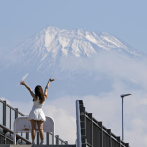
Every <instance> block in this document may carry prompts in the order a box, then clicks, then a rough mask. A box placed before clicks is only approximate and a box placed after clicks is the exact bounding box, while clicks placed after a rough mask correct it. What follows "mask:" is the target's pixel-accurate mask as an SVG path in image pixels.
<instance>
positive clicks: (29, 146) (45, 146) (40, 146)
mask: <svg viewBox="0 0 147 147" xmlns="http://www.w3.org/2000/svg"><path fill="white" fill-rule="evenodd" d="M0 147H33V146H32V145H13V144H12V145H4V144H0ZM34 147H76V145H35V146H34Z"/></svg>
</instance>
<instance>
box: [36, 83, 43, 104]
mask: <svg viewBox="0 0 147 147" xmlns="http://www.w3.org/2000/svg"><path fill="white" fill-rule="evenodd" d="M35 95H36V96H38V97H39V100H40V104H42V103H43V102H44V101H45V98H44V93H43V89H42V87H41V86H40V85H37V86H36V87H35Z"/></svg>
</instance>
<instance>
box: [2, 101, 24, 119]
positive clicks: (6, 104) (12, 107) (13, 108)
mask: <svg viewBox="0 0 147 147" xmlns="http://www.w3.org/2000/svg"><path fill="white" fill-rule="evenodd" d="M0 102H2V103H3V104H4V101H2V100H0ZM6 106H8V107H9V108H11V109H13V110H14V111H16V109H15V108H13V107H12V106H10V105H9V104H7V103H6ZM18 113H19V114H21V115H23V116H24V114H23V113H21V112H19V111H18Z"/></svg>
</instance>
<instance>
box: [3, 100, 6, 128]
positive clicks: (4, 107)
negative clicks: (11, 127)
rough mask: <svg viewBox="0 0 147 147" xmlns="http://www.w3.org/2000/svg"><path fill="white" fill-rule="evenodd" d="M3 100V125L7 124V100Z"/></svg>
mask: <svg viewBox="0 0 147 147" xmlns="http://www.w3.org/2000/svg"><path fill="white" fill-rule="evenodd" d="M3 102H4V103H3V125H4V126H6V101H3Z"/></svg>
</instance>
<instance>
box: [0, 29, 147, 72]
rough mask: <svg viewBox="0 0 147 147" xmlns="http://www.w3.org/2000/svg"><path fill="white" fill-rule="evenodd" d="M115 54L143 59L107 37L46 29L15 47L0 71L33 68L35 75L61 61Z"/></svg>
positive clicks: (5, 58) (119, 41) (109, 36)
mask: <svg viewBox="0 0 147 147" xmlns="http://www.w3.org/2000/svg"><path fill="white" fill-rule="evenodd" d="M102 50H103V51H106V52H111V51H115V52H117V53H119V54H120V56H123V57H124V58H140V59H141V58H146V55H144V54H143V53H141V52H139V51H135V50H134V49H132V48H131V47H130V46H129V45H127V44H126V43H124V42H122V41H121V40H119V39H117V38H116V37H114V36H112V35H110V34H108V33H97V32H88V31H83V30H81V29H75V30H64V29H63V30H60V29H58V28H55V27H51V26H48V27H46V28H44V29H43V30H41V31H40V32H39V33H37V34H36V35H34V36H33V37H31V38H29V39H27V40H26V41H25V42H24V43H22V44H21V45H20V46H18V47H16V48H15V49H14V50H13V51H12V52H11V53H10V54H9V55H7V56H5V57H4V58H3V59H1V62H0V71H2V70H3V69H6V68H10V67H11V68H12V67H13V66H15V67H17V70H22V68H24V67H25V68H27V69H29V70H30V69H31V68H35V69H37V71H40V70H42V69H43V70H44V67H45V68H46V69H45V70H47V69H50V68H51V67H52V68H57V66H59V64H60V62H61V61H60V60H61V58H67V57H69V56H73V57H75V58H77V59H79V58H80V57H84V58H89V57H92V56H93V55H96V54H99V52H100V51H102Z"/></svg>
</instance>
